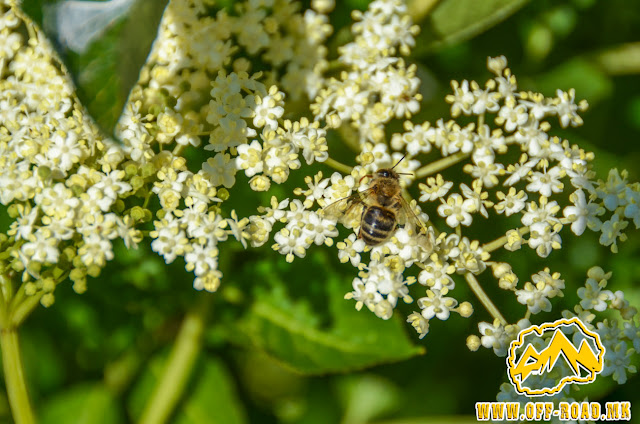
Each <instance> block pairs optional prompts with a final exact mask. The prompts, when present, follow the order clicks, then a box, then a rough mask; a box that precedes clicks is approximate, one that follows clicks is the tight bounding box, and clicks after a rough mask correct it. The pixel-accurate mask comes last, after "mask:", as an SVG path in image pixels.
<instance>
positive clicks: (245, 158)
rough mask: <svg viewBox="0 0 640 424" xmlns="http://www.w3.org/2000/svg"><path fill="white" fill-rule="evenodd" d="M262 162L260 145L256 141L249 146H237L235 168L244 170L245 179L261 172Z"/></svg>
mask: <svg viewBox="0 0 640 424" xmlns="http://www.w3.org/2000/svg"><path fill="white" fill-rule="evenodd" d="M263 164H264V162H263V161H262V144H260V142H259V141H258V140H253V141H252V142H251V144H241V145H240V146H238V157H237V158H236V166H237V167H238V169H244V173H245V174H246V175H247V177H253V176H254V175H256V174H257V173H260V172H262V168H263Z"/></svg>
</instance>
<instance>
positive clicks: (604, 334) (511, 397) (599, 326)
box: [481, 267, 640, 404]
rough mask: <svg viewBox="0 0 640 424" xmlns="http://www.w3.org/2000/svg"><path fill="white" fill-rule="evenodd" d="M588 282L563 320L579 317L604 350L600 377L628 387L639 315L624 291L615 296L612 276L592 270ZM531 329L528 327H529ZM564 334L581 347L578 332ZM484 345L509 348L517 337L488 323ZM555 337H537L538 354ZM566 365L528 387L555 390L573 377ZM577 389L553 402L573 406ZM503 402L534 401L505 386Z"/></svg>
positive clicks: (638, 346)
mask: <svg viewBox="0 0 640 424" xmlns="http://www.w3.org/2000/svg"><path fill="white" fill-rule="evenodd" d="M587 277H588V278H587V280H586V282H585V285H584V286H583V287H579V288H578V290H577V294H578V297H579V299H580V301H579V303H578V304H577V305H575V306H574V307H573V310H564V311H562V316H563V317H564V318H566V319H570V318H573V317H577V318H579V319H580V321H582V323H583V324H584V325H585V326H586V328H587V329H588V330H590V331H593V332H595V333H597V334H598V335H599V336H600V341H601V343H602V345H603V347H604V348H605V355H604V368H603V370H602V372H601V373H600V374H599V377H600V376H601V377H607V376H611V378H612V379H613V380H614V381H615V382H617V383H618V384H625V383H626V382H627V379H628V376H629V374H634V373H636V372H637V369H636V367H635V366H634V365H633V362H634V360H635V359H636V358H635V356H636V355H637V354H638V352H640V321H639V320H638V311H637V309H636V308H635V307H632V306H630V304H629V301H628V300H627V299H625V297H624V293H623V292H622V291H619V290H618V291H616V292H612V291H611V290H607V289H606V287H607V285H608V283H609V279H610V278H611V272H608V273H605V272H604V271H603V269H602V268H600V267H593V268H591V269H590V270H589V271H588V273H587ZM527 326H528V325H527ZM564 331H565V333H566V334H567V335H569V336H571V338H572V343H573V344H574V345H575V346H580V343H581V342H582V340H584V335H583V334H582V333H581V332H580V331H577V330H576V328H575V327H573V326H571V327H566V328H565V330H564ZM481 333H482V334H483V336H482V345H483V346H485V347H493V348H494V351H495V350H496V346H498V345H500V346H504V345H505V344H506V346H507V347H508V345H509V343H510V341H511V340H512V339H514V338H515V336H516V335H517V333H516V335H513V334H508V331H506V327H503V326H501V325H500V324H499V323H495V325H493V326H491V325H489V324H486V323H485V326H484V329H483V328H481ZM551 334H552V333H546V334H545V337H544V338H540V337H536V338H535V339H534V340H533V341H532V343H533V344H534V346H535V348H536V349H537V350H538V351H542V350H543V349H544V348H545V347H546V346H547V345H548V343H549V342H550V341H551V339H552V337H551ZM496 353H499V354H501V355H502V356H504V355H506V350H504V351H503V350H501V351H500V352H496ZM568 367H569V366H568V364H567V362H566V361H558V362H556V364H555V365H554V367H553V368H552V369H551V370H549V372H545V373H544V374H542V375H535V376H531V377H529V378H530V379H532V381H531V382H528V383H527V384H528V385H530V386H532V385H535V387H540V388H542V387H553V386H555V385H557V383H558V381H559V380H560V379H561V378H563V377H564V376H566V375H571V373H572V371H571V370H569V369H568ZM578 390H579V389H578V388H577V387H576V386H575V385H566V386H564V388H563V389H562V390H561V391H560V392H559V393H558V394H556V395H554V396H553V397H552V398H550V400H552V401H554V402H556V403H557V402H572V401H573V400H574V399H573V396H574V395H575V396H578V395H577V394H576V393H577V392H578ZM497 399H498V401H501V402H521V403H522V404H524V403H526V402H528V401H530V400H531V398H529V397H527V396H522V395H518V394H517V393H516V392H515V390H514V388H513V385H511V384H509V383H504V384H502V385H501V386H500V393H499V394H498V396H497Z"/></svg>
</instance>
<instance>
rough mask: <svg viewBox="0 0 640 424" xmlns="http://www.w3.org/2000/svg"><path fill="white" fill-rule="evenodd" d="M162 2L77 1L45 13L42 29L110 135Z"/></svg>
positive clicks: (148, 44) (153, 32)
mask: <svg viewBox="0 0 640 424" xmlns="http://www.w3.org/2000/svg"><path fill="white" fill-rule="evenodd" d="M166 3H167V0H151V1H150V0H128V1H127V0H125V1H118V2H116V1H111V2H95V1H77V2H68V3H65V2H60V3H57V4H56V5H54V6H50V7H47V8H45V11H44V12H45V13H44V18H43V26H44V28H45V30H46V32H47V34H48V35H49V36H50V37H52V38H54V39H56V40H57V42H58V43H57V45H58V46H59V51H60V53H61V55H62V56H63V58H64V59H65V62H66V64H67V66H68V68H69V72H70V73H71V75H72V77H73V79H74V81H75V83H76V85H77V88H78V90H77V94H78V97H79V98H80V100H81V101H82V103H83V104H84V106H86V107H87V109H88V110H89V112H90V113H91V115H92V116H93V117H94V119H96V122H97V123H98V125H99V126H100V127H101V128H102V129H103V130H104V131H105V132H106V133H107V134H109V135H112V134H113V130H114V128H115V124H116V122H117V120H118V118H119V116H120V114H121V112H122V108H123V106H124V104H125V101H126V100H127V97H128V96H129V92H130V91H131V88H132V87H133V86H134V84H135V83H136V82H137V80H138V76H139V73H140V69H141V68H142V65H143V64H144V63H145V61H146V58H147V56H148V54H149V50H150V47H151V43H152V42H153V40H154V39H155V37H156V34H157V31H158V23H159V22H160V18H161V16H162V12H163V11H164V8H165V5H166ZM85 40H90V42H89V43H88V44H86V45H85Z"/></svg>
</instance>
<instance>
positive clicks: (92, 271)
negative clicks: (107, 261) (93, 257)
mask: <svg viewBox="0 0 640 424" xmlns="http://www.w3.org/2000/svg"><path fill="white" fill-rule="evenodd" d="M100 271H102V268H100V267H99V266H98V265H96V264H92V265H89V267H88V268H87V275H89V276H91V277H93V278H96V277H98V276H99V275H100Z"/></svg>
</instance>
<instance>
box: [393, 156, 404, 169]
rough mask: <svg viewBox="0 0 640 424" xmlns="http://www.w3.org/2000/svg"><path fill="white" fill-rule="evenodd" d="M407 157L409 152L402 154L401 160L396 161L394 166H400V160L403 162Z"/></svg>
mask: <svg viewBox="0 0 640 424" xmlns="http://www.w3.org/2000/svg"><path fill="white" fill-rule="evenodd" d="M406 157H407V154H406V153H405V154H404V156H402V157H401V158H400V160H399V161H398V162H396V164H395V165H393V168H395V167H396V166H398V164H399V163H400V162H402V161H403V160H404V158H406ZM393 168H391V169H393Z"/></svg>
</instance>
